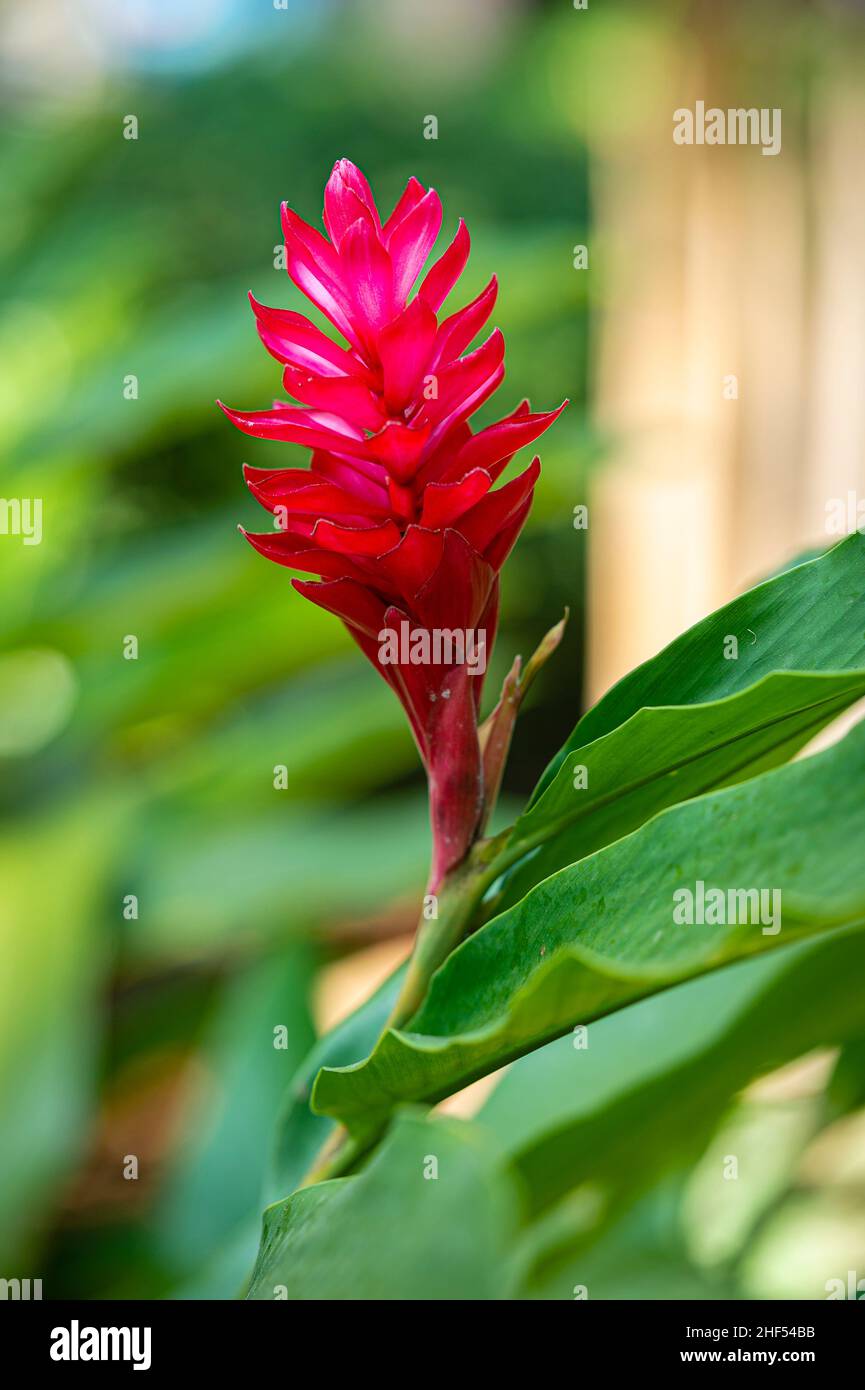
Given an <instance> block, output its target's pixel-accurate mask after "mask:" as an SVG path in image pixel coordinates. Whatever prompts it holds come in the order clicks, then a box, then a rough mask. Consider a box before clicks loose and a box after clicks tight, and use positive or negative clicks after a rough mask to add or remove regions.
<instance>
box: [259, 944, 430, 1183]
mask: <svg viewBox="0 0 865 1390" xmlns="http://www.w3.org/2000/svg"><path fill="white" fill-rule="evenodd" d="M404 974H405V966H401V967H400V969H399V970H396V971H395V972H394V973H393V974H392V975H390V976H389V977H388V979H387V980H385V982H384V984H383V985H381V986H380V987H379V988H378V989H377V990H376V992H375V993H374V994H372V995H370V997H369V999H367V1000H365V1001H364V1003H363V1004H361V1006H360V1008H359V1009H355V1011H354V1012H353V1013H352V1014H350V1015H349V1016H348V1018H346V1019H344V1020H343V1022H342V1023H339V1024H337V1026H336V1027H335V1028H332V1029H331V1031H330V1032H329V1033H327V1034H326V1035H325V1036H324V1037H323V1038H321V1039H320V1041H319V1042H318V1043H317V1045H316V1046H315V1047H314V1048H313V1049H312V1051H311V1052H310V1054H309V1056H308V1057H307V1058H306V1059H305V1061H304V1062H303V1063H302V1065H301V1066H300V1067H299V1069H298V1071H297V1072H296V1074H295V1076H294V1077H293V1078H292V1081H291V1084H290V1086H289V1088H288V1093H287V1096H286V1099H285V1102H284V1107H283V1110H282V1114H281V1115H280V1118H279V1123H278V1125H277V1135H276V1145H275V1149H274V1154H273V1163H272V1168H271V1174H270V1177H269V1182H268V1188H269V1192H270V1198H271V1201H276V1200H277V1199H278V1198H281V1197H284V1196H285V1195H286V1193H288V1192H293V1191H294V1189H295V1188H296V1187H297V1185H298V1183H300V1182H302V1180H303V1178H304V1176H305V1175H306V1172H307V1170H308V1169H309V1168H310V1167H311V1165H312V1163H313V1162H314V1160H315V1158H316V1157H317V1155H318V1153H319V1150H320V1149H321V1147H322V1145H323V1144H324V1143H325V1142H326V1140H327V1138H328V1135H329V1134H330V1132H331V1130H332V1129H333V1127H334V1122H333V1121H332V1120H330V1119H328V1118H327V1117H326V1116H323V1115H316V1114H314V1113H313V1111H312V1110H310V1108H309V1098H310V1094H311V1092H312V1085H313V1082H314V1081H315V1078H316V1076H317V1075H318V1072H319V1070H320V1069H321V1068H322V1067H339V1066H345V1065H346V1064H347V1063H348V1062H350V1061H351V1060H352V1059H354V1058H356V1057H361V1056H363V1055H364V1053H366V1052H368V1051H369V1050H370V1048H372V1047H373V1046H374V1045H375V1042H376V1040H377V1039H378V1037H379V1036H380V1035H381V1031H382V1029H383V1027H384V1025H385V1023H386V1022H387V1019H388V1016H389V1014H390V1011H391V1009H392V1008H393V1005H394V1001H395V1000H396V997H397V995H398V994H399V989H400V985H401V984H402V980H403V976H404Z"/></svg>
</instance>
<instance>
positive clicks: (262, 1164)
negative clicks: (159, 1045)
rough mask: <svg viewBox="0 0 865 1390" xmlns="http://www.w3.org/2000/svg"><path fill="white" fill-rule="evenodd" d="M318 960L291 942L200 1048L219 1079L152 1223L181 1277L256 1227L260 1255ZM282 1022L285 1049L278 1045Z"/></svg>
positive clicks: (248, 977)
mask: <svg viewBox="0 0 865 1390" xmlns="http://www.w3.org/2000/svg"><path fill="white" fill-rule="evenodd" d="M313 959H314V958H313V956H312V953H311V952H310V951H309V949H308V948H306V947H305V946H300V945H297V944H291V945H290V946H289V947H287V948H286V949H285V950H284V951H283V952H282V953H281V954H280V955H276V956H274V955H270V956H267V957H265V958H264V959H263V960H261V961H256V963H255V964H254V965H252V966H249V967H248V968H247V969H246V970H245V971H242V972H241V973H240V974H238V975H236V976H234V977H232V978H230V979H229V980H227V981H226V982H225V984H224V986H223V988H222V992H221V996H220V999H219V1001H218V1004H217V1007H216V1010H215V1016H214V1018H213V1019H212V1021H211V1024H210V1026H209V1028H208V1030H207V1033H206V1035H205V1037H204V1039H203V1044H202V1047H201V1052H200V1065H202V1066H203V1067H204V1068H205V1069H206V1071H207V1073H208V1075H209V1079H210V1082H211V1084H210V1086H208V1087H207V1088H206V1090H205V1093H204V1094H203V1095H202V1096H201V1097H200V1098H199V1101H198V1104H197V1105H196V1106H195V1108H194V1110H193V1113H192V1114H191V1115H190V1117H189V1119H188V1121H187V1124H188V1138H187V1142H186V1144H185V1145H183V1146H182V1147H181V1149H180V1151H179V1153H178V1154H177V1155H176V1157H175V1159H174V1166H173V1171H172V1172H171V1174H170V1175H169V1177H168V1179H167V1181H166V1183H165V1193H164V1196H163V1198H162V1201H161V1203H160V1209H159V1211H158V1212H157V1214H156V1218H155V1221H154V1227H155V1239H156V1241H157V1245H158V1251H159V1255H160V1257H161V1258H162V1259H163V1260H164V1261H165V1262H166V1263H167V1264H169V1265H170V1267H171V1268H172V1270H173V1271H174V1272H175V1274H176V1276H177V1277H186V1278H189V1277H191V1276H192V1274H193V1273H194V1272H195V1273H197V1272H198V1271H200V1270H201V1269H203V1268H204V1267H205V1266H206V1265H207V1263H208V1261H210V1260H211V1259H212V1258H213V1257H214V1255H215V1254H217V1253H218V1252H219V1251H221V1250H222V1249H224V1248H227V1249H231V1248H232V1247H233V1245H234V1244H235V1242H236V1241H237V1240H238V1238H239V1234H240V1233H242V1232H243V1231H244V1230H245V1229H246V1228H247V1227H250V1226H251V1230H252V1242H253V1243H252V1252H253V1254H254V1252H255V1248H256V1246H255V1239H256V1236H257V1227H258V1217H259V1213H260V1211H261V1195H262V1193H261V1189H262V1184H263V1181H264V1177H265V1168H266V1165H267V1158H268V1146H269V1143H270V1139H271V1135H272V1133H273V1123H274V1116H275V1115H276V1113H277V1111H278V1108H279V1105H280V1102H281V1100H282V1095H283V1092H284V1090H285V1079H286V1075H287V1074H289V1069H292V1070H293V1069H294V1067H295V1066H296V1065H297V1063H298V1061H299V1060H300V1058H302V1057H303V1055H304V1054H305V1052H306V1051H307V1050H308V1048H309V1046H310V1043H311V1040H312V1024H311V1020H310V1019H309V1017H308V1013H307V1004H306V1000H307V994H308V991H309V987H310V981H311V975H312V965H313ZM280 1025H282V1026H284V1027H285V1028H286V1038H285V1045H284V1046H281V1047H276V1046H275V1045H274V1031H273V1030H274V1028H275V1027H277V1026H280ZM251 1218H253V1220H252V1222H251V1220H250V1219H251ZM248 1269H249V1265H248V1263H247V1266H246V1269H245V1270H243V1274H246V1273H248ZM241 1278H242V1276H241ZM240 1283H241V1279H238V1278H235V1279H234V1281H233V1283H229V1284H227V1285H226V1286H225V1287H224V1288H223V1289H222V1291H221V1295H219V1296H221V1297H224V1298H231V1297H233V1296H234V1294H235V1292H236V1290H237V1288H238V1287H239V1285H240ZM214 1296H216V1295H214Z"/></svg>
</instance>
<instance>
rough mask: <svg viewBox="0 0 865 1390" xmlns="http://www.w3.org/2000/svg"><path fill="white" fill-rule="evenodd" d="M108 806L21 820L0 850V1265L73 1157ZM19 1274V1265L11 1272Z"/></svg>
mask: <svg viewBox="0 0 865 1390" xmlns="http://www.w3.org/2000/svg"><path fill="white" fill-rule="evenodd" d="M122 825H123V816H122V810H121V808H120V807H118V806H114V807H111V808H108V807H105V806H102V807H98V806H95V805H90V806H86V807H85V806H82V807H80V808H78V809H77V811H76V813H75V815H74V816H72V815H67V816H64V817H57V818H55V819H53V820H51V821H50V822H49V821H46V822H44V823H39V824H35V823H34V824H32V825H27V824H22V825H21V826H20V827H19V828H18V829H17V831H16V832H15V834H14V835H7V837H6V839H5V841H4V843H3V845H2V848H0V879H2V882H3V905H2V911H0V958H2V962H3V968H2V971H0V1115H2V1143H0V1262H2V1265H3V1267H4V1268H5V1267H8V1266H10V1265H13V1264H14V1262H15V1259H16V1255H17V1256H18V1258H20V1257H21V1255H22V1251H23V1247H24V1244H25V1242H26V1241H27V1240H28V1239H30V1238H31V1237H32V1235H33V1232H34V1229H35V1228H38V1227H39V1226H40V1225H41V1223H42V1220H43V1204H44V1203H46V1202H47V1203H50V1204H54V1203H56V1202H57V1200H58V1197H59V1195H60V1184H61V1183H62V1181H63V1179H64V1178H65V1177H67V1176H68V1174H69V1172H70V1169H71V1167H72V1165H73V1164H74V1163H75V1162H76V1161H77V1160H78V1159H79V1158H80V1155H81V1152H82V1148H83V1145H84V1142H85V1135H86V1124H87V1117H88V1109H89V1106H90V1105H91V1104H92V1100H93V1088H94V1085H95V1070H96V1047H97V1043H98V1039H99V1022H98V1018H99V1014H98V992H99V989H100V987H101V984H102V976H103V973H104V971H105V969H106V966H107V959H106V944H107V943H106V941H105V939H104V937H103V935H102V933H101V931H100V929H99V926H98V911H97V909H98V904H99V893H100V889H101V886H102V878H103V875H104V873H105V863H106V859H107V857H108V855H109V854H110V853H111V852H112V851H113V850H114V848H115V846H116V839H117V836H118V835H119V834H120V833H121V832H122ZM25 1273H26V1271H23V1270H22V1271H21V1274H22V1276H23V1275H24V1274H25Z"/></svg>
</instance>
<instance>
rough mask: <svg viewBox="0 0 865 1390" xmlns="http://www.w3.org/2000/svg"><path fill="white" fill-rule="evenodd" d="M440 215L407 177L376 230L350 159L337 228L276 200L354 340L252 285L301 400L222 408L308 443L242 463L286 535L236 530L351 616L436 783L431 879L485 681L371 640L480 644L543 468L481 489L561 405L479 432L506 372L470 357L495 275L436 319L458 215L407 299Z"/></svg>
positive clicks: (458, 822)
mask: <svg viewBox="0 0 865 1390" xmlns="http://www.w3.org/2000/svg"><path fill="white" fill-rule="evenodd" d="M441 220H442V209H441V203H440V201H439V198H438V194H437V193H436V192H435V190H434V189H432V188H430V189H425V188H424V187H423V185H422V184H420V183H419V182H418V180H417V179H415V178H411V179H409V182H408V184H407V185H406V188H405V191H404V193H403V194H402V196H401V198H400V199H399V201H398V202H397V205H396V207H395V208H394V210H393V212H392V213H391V215H390V217H388V218H387V220H386V221H385V222H384V223H383V222H382V221H381V218H380V216H379V213H378V209H377V208H376V205H375V201H374V199H373V195H372V190H371V189H370V186H369V184H368V183H367V180H366V179H365V177H364V175H363V174H362V173H361V171H360V170H359V169H358V168H356V167H355V165H353V164H351V163H350V162H349V161H348V160H347V159H341V160H339V161H338V162H337V164H336V165H335V166H334V170H333V173H332V174H331V176H330V179H329V180H328V184H327V187H326V189H325V194H324V224H325V227H326V229H327V233H328V237H329V238H330V239H329V240H328V238H327V237H325V236H323V235H322V234H321V232H319V231H317V230H316V229H315V228H314V227H311V226H309V224H308V223H306V222H304V221H302V219H301V218H300V217H298V216H297V214H296V213H295V212H293V211H292V210H291V209H290V208H289V207H288V206H287V205H285V204H283V207H282V225H283V228H284V231H285V249H286V260H287V268H288V273H289V275H290V276H291V278H292V280H293V281H294V283H295V284H296V285H297V286H298V288H299V289H300V290H302V291H303V293H304V294H305V295H306V296H307V298H308V299H310V300H311V301H312V303H313V304H315V305H316V306H317V307H318V308H319V309H320V310H321V311H322V313H323V314H325V315H326V317H327V318H328V319H330V321H331V323H332V324H333V325H334V327H335V328H337V329H338V330H339V332H340V333H341V334H342V335H343V337H344V338H345V339H346V341H347V343H348V344H349V346H348V347H347V348H346V347H342V346H340V345H338V344H337V343H335V342H333V341H332V340H331V339H330V338H328V337H327V335H326V334H325V333H323V332H322V331H321V330H320V329H319V328H317V327H316V326H315V325H314V324H313V323H312V322H311V321H310V320H309V319H307V318H305V317H304V316H303V315H302V314H297V313H294V312H291V311H289V310H286V309H268V308H266V307H265V306H264V305H263V304H259V303H258V302H257V300H256V299H254V298H253V296H252V295H250V301H251V303H252V308H253V310H254V312H255V316H256V322H257V327H258V332H259V335H260V337H261V340H262V342H263V343H264V346H265V347H266V348H267V350H268V352H269V353H270V354H271V355H272V356H273V357H275V358H276V360H277V361H278V362H282V363H284V366H285V370H284V373H283V385H284V387H285V390H286V392H287V393H288V395H290V396H291V397H293V399H294V400H296V401H300V402H301V406H295V405H291V404H289V403H288V402H285V401H275V402H274V406H273V409H272V410H264V411H255V412H252V413H248V414H247V413H243V412H240V411H234V410H228V409H227V408H226V407H225V406H223V407H222V408H223V410H225V413H226V415H227V416H228V417H229V419H230V420H232V421H233V422H234V424H235V425H237V426H238V428H239V429H241V430H244V431H245V432H246V433H247V434H252V435H255V436H257V437H258V438H261V439H278V440H287V441H291V442H293V443H297V444H304V445H306V446H307V447H309V448H310V449H311V450H312V459H311V467H310V468H309V469H305V468H279V469H263V468H249V467H245V469H244V472H245V476H246V481H247V483H248V485H249V488H250V490H251V492H252V493H253V495H254V496H255V497H256V498H257V499H258V501H259V502H261V504H262V505H263V506H264V507H266V508H267V509H268V511H270V512H273V513H274V515H275V517H276V518H277V519H278V525H279V528H280V529H279V530H274V531H271V532H265V533H263V534H261V535H249V534H247V539H248V540H249V541H250V542H251V543H252V545H254V546H255V548H256V550H259V551H260V552H261V553H262V555H265V556H267V557H268V559H271V560H276V561H277V563H278V564H281V565H286V566H288V567H289V568H291V569H295V570H300V571H301V572H303V573H306V574H312V575H315V576H316V577H317V581H316V582H312V581H309V580H298V579H295V580H293V581H292V582H293V584H294V587H295V588H296V589H297V590H298V591H299V592H300V593H301V594H304V595H305V596H306V597H307V598H309V599H311V600H312V601H313V603H317V604H319V605H320V606H321V607H322V608H326V609H328V610H329V611H330V612H332V613H335V614H336V615H337V616H338V617H340V618H341V619H342V620H343V622H344V623H345V625H346V627H347V628H348V630H349V632H350V633H351V635H352V636H353V637H354V639H355V641H356V642H357V643H358V645H359V646H360V648H361V649H362V651H363V652H364V653H365V654H366V655H367V656H368V657H369V659H370V661H371V662H372V663H373V665H374V666H375V667H376V668H377V670H378V671H379V672H380V673H381V675H382V676H384V678H385V680H386V681H387V682H388V684H389V685H390V686H392V688H393V689H394V691H395V692H396V694H397V696H398V697H399V699H400V700H401V702H402V704H403V706H404V708H405V710H406V713H407V714H408V717H409V720H410V723H411V727H412V731H413V733H414V737H415V740H416V742H417V745H418V748H419V750H420V754H421V757H422V759H423V762H424V766H425V768H426V771H427V775H428V778H429V785H430V811H431V819H432V826H433V840H434V852H433V867H432V875H431V880H430V887H431V889H433V890H434V889H435V888H437V887H438V885H439V883H440V882H441V880H442V878H443V877H444V876H445V874H446V873H447V872H448V871H449V870H450V869H452V868H453V867H455V866H456V865H457V864H458V863H459V862H460V860H461V859H462V858H463V856H464V855H465V853H466V851H467V850H468V848H469V846H470V845H471V843H472V840H473V839H474V837H475V835H476V833H477V832H478V828H479V826H480V823H481V818H482V815H483V812H484V786H483V769H482V759H481V752H480V746H479V741H478V727H477V714H478V706H479V702H480V696H481V689H482V685H483V677H482V675H481V674H471V672H470V668H469V665H468V663H467V662H465V661H463V662H462V663H461V664H448V665H432V664H425V665H416V664H413V663H412V662H411V661H410V660H409V661H405V662H403V661H402V660H398V661H395V662H390V661H387V660H382V647H381V642H382V640H383V634H384V632H385V631H387V632H396V633H400V632H402V631H404V630H407V631H409V632H411V633H415V632H417V631H419V630H422V631H424V632H426V633H436V632H438V633H453V632H454V631H459V632H462V633H472V634H476V635H480V636H481V637H482V638H483V640H484V643H485V650H486V653H487V654H488V653H489V652H490V651H491V649H492V645H493V640H494V636H495V630H496V622H497V615H498V597H499V581H498V575H499V570H500V569H501V567H502V565H503V563H504V561H505V559H506V557H507V555H508V553H509V552H510V550H511V547H512V546H513V544H514V542H515V540H516V538H517V536H518V534H519V532H520V529H521V528H522V525H523V522H524V521H525V519H526V516H527V514H528V511H529V507H530V506H531V500H532V492H533V489H534V484H535V481H536V479H537V476H538V472H539V470H540V463H539V460H538V459H537V458H536V459H534V460H533V462H532V463H531V465H530V466H529V467H528V468H527V469H526V470H525V472H524V473H522V474H520V476H519V477H517V478H514V479H513V480H512V481H511V482H509V483H506V484H505V485H504V486H503V487H501V488H498V489H497V490H496V491H491V490H490V489H491V488H492V485H493V483H494V482H495V480H496V479H497V478H498V477H499V475H500V474H501V473H502V472H503V471H504V469H505V468H506V467H507V465H508V464H509V463H510V461H511V459H512V457H513V455H514V453H515V452H516V450H517V449H520V448H522V446H523V445H525V444H529V443H531V441H532V440H534V439H536V438H537V437H538V435H540V434H541V433H542V431H543V430H545V429H546V428H547V427H548V426H549V425H550V424H551V423H552V421H553V420H554V419H555V418H556V416H557V415H558V414H559V412H560V411H561V410H562V409H563V408H564V407H563V406H560V407H559V410H556V411H551V412H549V413H547V414H532V413H531V412H530V410H529V406H528V403H527V402H523V403H522V404H521V405H519V406H518V407H517V409H516V410H515V411H514V412H513V413H512V414H511V415H508V416H506V417H505V418H504V419H503V420H499V421H498V423H497V424H494V425H489V426H488V427H487V428H486V429H483V430H481V431H479V432H478V433H477V434H473V433H472V431H471V429H470V428H469V425H468V418H469V416H470V415H471V414H472V413H473V412H474V411H475V410H476V409H477V408H478V406H480V405H481V404H482V403H483V402H484V401H485V400H486V399H487V398H488V397H489V396H490V395H491V394H492V392H493V391H495V389H496V388H497V386H498V385H499V384H500V382H501V380H502V378H503V376H504V365H503V357H504V341H503V339H502V335H501V333H500V332H499V330H498V329H496V330H495V331H494V332H493V333H492V334H491V335H490V336H489V338H487V340H486V341H485V342H484V343H482V344H481V346H480V347H478V348H476V349H475V350H474V351H473V352H468V353H466V352H465V349H466V348H467V347H468V345H469V343H470V342H471V341H472V339H473V338H474V337H475V335H476V334H477V333H478V331H479V330H480V329H481V328H482V327H483V325H484V323H486V321H487V319H488V318H489V315H490V313H491V311H492V307H493V304H494V303H495V297H496V289H497V285H496V280H495V277H493V279H492V280H491V281H490V283H489V284H488V285H487V287H486V289H484V290H483V291H482V292H481V293H480V294H479V295H478V296H477V298H476V299H474V300H472V302H471V303H470V304H467V305H466V306H465V308H463V309H460V310H459V311H458V312H457V313H455V314H451V315H450V317H448V318H445V319H442V320H441V322H439V320H438V318H437V314H438V311H439V309H440V307H441V305H442V303H443V301H444V300H445V299H446V298H447V296H448V294H449V293H450V291H451V289H452V288H453V286H454V285H455V283H456V281H457V280H458V278H459V276H460V275H461V274H462V271H463V268H464V266H465V264H466V261H467V259H468V253H469V235H468V232H467V230H466V227H465V224H464V223H463V222H462V220H460V223H459V226H458V227H457V232H456V236H455V237H454V239H453V241H452V242H451V244H450V245H449V246H448V247H447V249H446V250H445V252H444V253H443V254H442V255H441V256H440V257H439V259H438V260H437V261H435V262H434V264H433V265H432V266H431V267H430V269H429V270H428V271H427V273H426V275H425V276H424V278H423V280H422V281H421V283H420V288H419V289H418V291H417V294H416V295H415V297H414V298H413V299H409V295H410V293H411V291H412V289H413V287H414V284H415V282H416V280H417V278H418V276H419V274H420V272H421V270H422V268H423V266H424V264H425V262H426V260H427V257H428V256H429V254H430V252H431V250H432V247H433V244H434V243H435V240H436V238H437V236H438V233H439V229H440V227H441ZM245 534H246V533H245ZM404 623H407V624H408V625H409V626H408V629H403V628H402V624H404ZM405 654H406V652H405V649H404V650H403V652H402V653H400V656H402V655H405ZM479 664H480V663H478V665H479Z"/></svg>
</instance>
